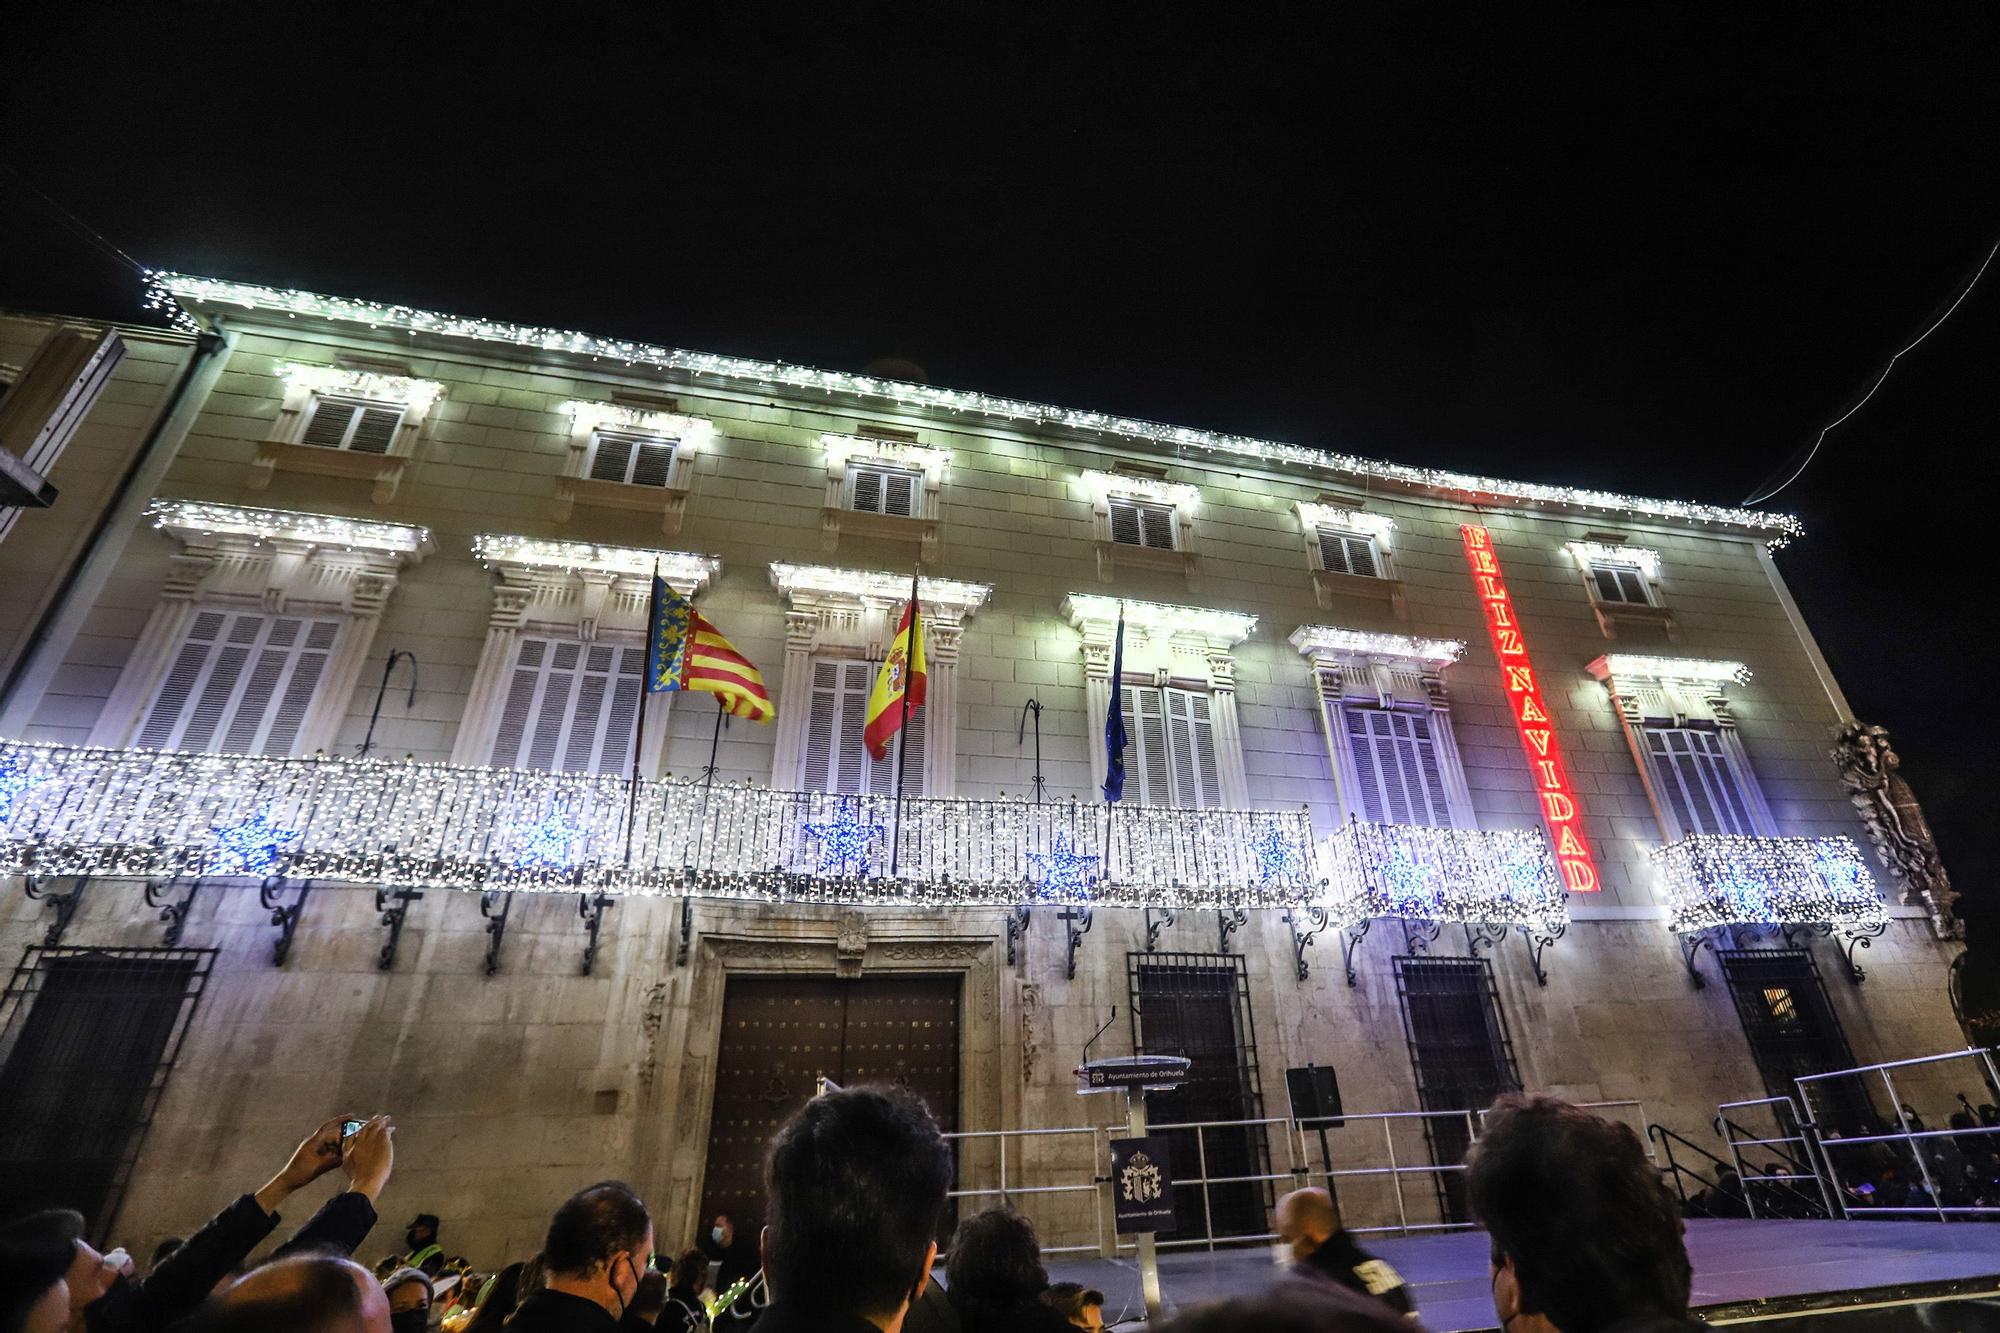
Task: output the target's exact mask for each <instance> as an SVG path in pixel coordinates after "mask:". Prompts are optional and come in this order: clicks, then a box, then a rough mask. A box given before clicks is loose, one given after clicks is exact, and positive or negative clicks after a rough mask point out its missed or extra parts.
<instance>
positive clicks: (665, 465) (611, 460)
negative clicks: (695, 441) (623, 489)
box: [590, 430, 678, 486]
mask: <svg viewBox="0 0 2000 1333" xmlns="http://www.w3.org/2000/svg"><path fill="white" fill-rule="evenodd" d="M677 443H678V442H677V441H674V440H669V439H664V438H662V437H660V436H657V435H631V434H627V433H625V432H622V431H612V430H601V431H598V432H597V433H596V434H595V435H593V436H592V437H591V446H590V479H591V480H592V481H616V482H621V483H623V484H624V485H627V486H665V485H666V484H667V480H668V478H669V477H670V476H672V474H673V469H674V447H675V445H676V444H677Z"/></svg>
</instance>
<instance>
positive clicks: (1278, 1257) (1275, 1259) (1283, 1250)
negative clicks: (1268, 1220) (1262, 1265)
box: [1271, 1240, 1292, 1268]
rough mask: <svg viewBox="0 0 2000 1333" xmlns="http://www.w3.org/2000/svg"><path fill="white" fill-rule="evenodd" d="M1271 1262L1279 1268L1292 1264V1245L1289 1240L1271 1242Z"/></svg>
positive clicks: (1288, 1266)
mask: <svg viewBox="0 0 2000 1333" xmlns="http://www.w3.org/2000/svg"><path fill="white" fill-rule="evenodd" d="M1271 1262H1272V1263H1273V1264H1276V1265H1277V1266H1278V1267H1279V1268H1290V1267H1291V1266H1292V1247H1291V1245H1290V1243H1289V1242H1286V1241H1282V1240H1274V1241H1272V1242H1271Z"/></svg>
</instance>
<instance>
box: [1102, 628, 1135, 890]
mask: <svg viewBox="0 0 2000 1333" xmlns="http://www.w3.org/2000/svg"><path fill="white" fill-rule="evenodd" d="M1115 634H1116V638H1115V639H1114V641H1113V643H1114V648H1113V651H1112V654H1111V666H1112V671H1111V708H1112V709H1113V710H1115V711H1117V712H1121V713H1122V712H1123V711H1124V710H1125V704H1124V698H1125V682H1124V680H1123V679H1122V678H1121V677H1122V674H1123V671H1124V667H1125V599H1124V598H1123V597H1120V598H1119V599H1118V628H1117V630H1116V631H1115ZM1132 711H1133V714H1134V720H1135V721H1136V720H1137V714H1138V709H1137V708H1136V707H1134V709H1133V710H1132ZM1120 730H1121V731H1122V730H1123V728H1122V727H1121V728H1120ZM1131 743H1132V738H1131V737H1129V736H1127V737H1126V738H1125V745H1130V744H1131ZM1106 744H1107V746H1108V745H1109V742H1106ZM1105 762H1106V766H1107V769H1108V767H1109V763H1110V755H1109V754H1108V753H1107V754H1106V755H1105ZM1118 762H1119V763H1120V764H1121V765H1122V764H1123V763H1124V762H1125V747H1124V746H1120V747H1119V749H1118ZM1103 795H1104V858H1103V861H1102V865H1103V866H1104V869H1103V871H1102V872H1101V873H1102V875H1103V878H1104V882H1105V883H1106V884H1109V883H1110V882H1111V818H1112V804H1113V803H1112V800H1111V793H1110V792H1108V791H1106V792H1104V793H1103ZM1119 795H1121V796H1122V795H1124V784H1123V779H1122V778H1121V779H1120V785H1119Z"/></svg>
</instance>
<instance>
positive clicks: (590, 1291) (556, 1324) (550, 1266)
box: [507, 1180, 653, 1333]
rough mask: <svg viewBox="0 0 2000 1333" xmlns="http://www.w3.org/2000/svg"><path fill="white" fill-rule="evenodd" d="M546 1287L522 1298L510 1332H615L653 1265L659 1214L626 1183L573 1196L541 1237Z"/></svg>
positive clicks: (615, 1182)
mask: <svg viewBox="0 0 2000 1333" xmlns="http://www.w3.org/2000/svg"><path fill="white" fill-rule="evenodd" d="M541 1258H542V1266H543V1271H544V1273H545V1274H546V1283H547V1284H546V1285H545V1286H544V1287H543V1288H542V1289H541V1290H540V1291H537V1292H536V1293H535V1294H534V1295H532V1296H530V1297H528V1298H527V1299H526V1300H524V1301H522V1302H521V1306H520V1308H519V1309H518V1310H516V1311H515V1312H514V1317H513V1318H512V1319H510V1320H508V1321H507V1333H613V1330H615V1329H617V1328H618V1326H619V1321H621V1320H622V1319H624V1317H625V1312H626V1311H627V1310H628V1309H630V1308H631V1306H632V1300H633V1297H634V1296H636V1295H637V1294H638V1291H639V1283H640V1281H641V1280H642V1279H643V1277H644V1275H645V1273H646V1272H647V1271H648V1270H649V1269H650V1268H651V1267H652V1264H653V1219H652V1215H651V1214H649V1213H648V1212H647V1211H646V1205H645V1204H643V1203H641V1202H640V1201H639V1196H638V1195H636V1194H634V1193H633V1192H632V1187H631V1186H629V1185H627V1184H625V1183H624V1182H623V1181H618V1180H606V1181H601V1182H599V1183H598V1184H595V1185H592V1186H591V1187H590V1188H588V1189H585V1190H579V1191H577V1192H576V1193H575V1194H572V1195H571V1196H570V1197H569V1198H568V1199H567V1200H566V1201H565V1202H564V1203H563V1206H562V1207H560V1208H558V1209H556V1215H555V1217H554V1218H553V1219H551V1220H550V1222H549V1234H548V1237H547V1238H546V1239H545V1240H544V1241H543V1242H542V1255H541Z"/></svg>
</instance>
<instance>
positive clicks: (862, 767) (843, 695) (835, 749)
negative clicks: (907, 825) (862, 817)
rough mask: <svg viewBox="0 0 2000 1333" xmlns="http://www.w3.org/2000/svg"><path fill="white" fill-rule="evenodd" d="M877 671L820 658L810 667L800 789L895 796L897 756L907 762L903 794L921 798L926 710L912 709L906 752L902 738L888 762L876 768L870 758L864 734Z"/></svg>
mask: <svg viewBox="0 0 2000 1333" xmlns="http://www.w3.org/2000/svg"><path fill="white" fill-rule="evenodd" d="M879 670H881V667H880V665H879V664H877V663H874V662H859V661H854V660H851V659H838V658H822V659H820V660H817V661H815V662H814V663H813V677H812V710H811V712H810V714H809V715H808V717H807V719H806V743H805V747H804V749H805V759H804V765H803V770H802V771H801V772H800V774H799V786H800V788H801V789H802V790H805V791H834V792H843V793H846V794H848V795H862V794H868V795H875V796H893V795H895V794H896V764H897V757H898V754H899V752H900V753H901V754H903V755H904V756H905V757H906V759H907V762H908V763H909V779H908V781H907V782H906V783H905V784H904V787H903V794H904V795H906V796H922V795H923V794H924V734H925V729H926V726H927V724H928V721H929V717H930V711H931V710H930V708H929V706H928V705H925V706H922V707H917V708H912V709H911V710H910V721H909V734H910V740H909V747H908V749H907V750H903V748H902V746H901V743H900V738H894V739H891V741H890V742H889V754H888V757H887V758H885V759H883V760H882V761H881V762H880V763H877V762H875V761H874V760H872V759H870V758H869V757H868V747H867V743H866V741H865V740H864V739H863V736H862V733H863V731H864V730H865V729H866V727H867V725H868V692H869V690H871V689H873V688H874V685H875V674H876V672H878V671H879Z"/></svg>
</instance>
